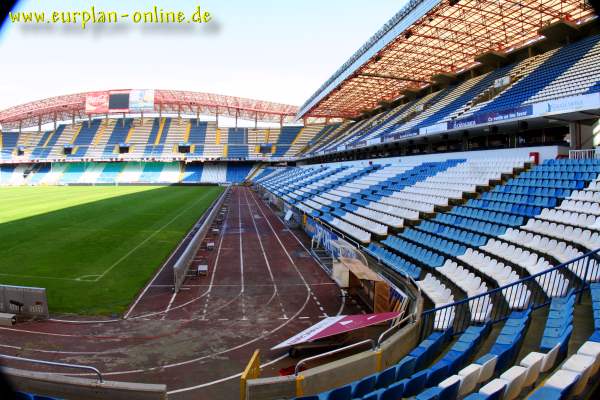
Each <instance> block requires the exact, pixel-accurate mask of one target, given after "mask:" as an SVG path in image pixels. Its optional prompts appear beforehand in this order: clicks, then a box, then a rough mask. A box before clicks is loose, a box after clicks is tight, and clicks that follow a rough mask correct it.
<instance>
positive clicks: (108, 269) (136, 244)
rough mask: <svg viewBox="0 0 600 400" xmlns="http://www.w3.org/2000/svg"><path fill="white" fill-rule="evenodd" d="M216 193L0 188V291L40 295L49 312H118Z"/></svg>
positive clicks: (182, 189) (209, 190)
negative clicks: (26, 289)
mask: <svg viewBox="0 0 600 400" xmlns="http://www.w3.org/2000/svg"><path fill="white" fill-rule="evenodd" d="M222 190H223V189H222V188H220V187H206V186H204V187H203V186H194V187H177V186H171V187H152V186H95V187H90V186H88V187H74V186H70V187H59V186H47V187H8V188H0V284H9V285H22V286H35V287H44V288H46V289H47V294H48V305H49V308H50V312H52V313H74V314H87V315H106V314H112V313H123V312H124V311H125V310H126V308H127V306H128V305H129V303H130V302H131V301H132V300H133V298H134V297H135V295H136V294H137V293H139V291H140V290H141V289H142V288H143V286H144V285H145V284H146V283H147V282H148V281H149V280H150V279H151V278H152V276H153V275H154V274H155V272H156V271H157V269H158V268H159V267H160V265H162V263H163V262H164V261H165V260H166V259H167V258H168V257H169V255H170V253H171V252H172V251H173V250H174V249H175V248H176V247H177V244H178V243H179V242H180V241H181V239H183V237H185V234H186V233H187V232H188V231H189V230H190V229H191V227H192V226H193V225H194V223H195V222H196V221H197V220H198V218H200V216H201V215H202V214H203V213H204V212H205V211H206V209H207V208H208V207H209V206H210V204H211V203H212V202H213V201H214V200H215V198H217V197H218V195H219V194H220V193H221V192H222Z"/></svg>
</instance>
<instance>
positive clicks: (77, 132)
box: [71, 123, 83, 144]
mask: <svg viewBox="0 0 600 400" xmlns="http://www.w3.org/2000/svg"><path fill="white" fill-rule="evenodd" d="M82 129H83V123H81V124H79V128H78V129H77V131H76V132H75V134H74V135H73V138H72V139H71V144H75V140H77V136H79V134H80V133H81V130H82Z"/></svg>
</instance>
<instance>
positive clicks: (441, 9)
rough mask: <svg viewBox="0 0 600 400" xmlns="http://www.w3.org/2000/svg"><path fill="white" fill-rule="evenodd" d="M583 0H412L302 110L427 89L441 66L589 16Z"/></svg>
mask: <svg viewBox="0 0 600 400" xmlns="http://www.w3.org/2000/svg"><path fill="white" fill-rule="evenodd" d="M592 17H594V14H593V9H592V8H591V6H589V5H588V4H587V2H586V1H582V0H411V1H410V2H409V3H408V4H407V5H406V6H405V7H404V8H403V9H402V10H400V11H399V12H398V13H397V14H396V15H394V16H393V17H392V19H390V20H389V21H388V22H387V23H386V24H385V25H384V26H383V28H381V29H380V30H379V31H378V32H377V33H376V34H375V35H374V36H373V37H371V38H370V39H369V41H367V43H365V44H364V45H363V46H362V47H361V48H360V49H359V50H358V51H357V52H356V53H354V55H353V56H352V57H351V58H350V59H349V60H348V61H346V63H344V65H342V67H341V68H340V69H339V70H338V71H336V72H335V73H334V74H333V76H332V77H331V78H329V80H327V82H325V83H324V84H323V85H322V86H321V87H320V88H319V90H317V92H316V93H315V94H313V95H312V97H310V99H308V101H307V102H306V103H305V104H304V105H303V106H302V107H301V108H300V111H299V112H298V115H297V118H301V117H304V116H311V117H341V118H355V117H357V116H359V115H360V114H361V113H362V112H364V111H368V110H372V109H375V108H377V107H378V106H380V104H381V102H382V101H392V100H395V99H398V98H399V97H401V96H402V93H403V91H404V90H405V89H422V88H424V87H426V86H427V85H429V84H430V83H432V77H433V76H435V75H438V74H447V73H457V72H460V71H462V70H465V69H468V68H470V67H473V66H475V65H477V64H478V63H477V62H476V61H475V58H476V57H477V56H479V55H481V54H483V53H486V52H489V51H504V52H510V51H511V50H514V49H517V48H520V47H523V46H525V45H528V44H530V43H533V42H534V41H536V40H539V39H541V38H542V36H541V35H540V34H539V33H538V30H539V29H540V28H542V27H544V26H546V25H548V24H551V23H553V22H556V21H559V20H567V21H573V22H575V23H581V22H585V21H586V20H589V19H590V18H592Z"/></svg>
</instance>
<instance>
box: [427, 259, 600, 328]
mask: <svg viewBox="0 0 600 400" xmlns="http://www.w3.org/2000/svg"><path fill="white" fill-rule="evenodd" d="M599 252H600V248H599V249H596V250H594V251H591V252H589V253H586V254H584V255H582V256H579V257H577V258H574V259H573V260H571V261H568V262H566V263H563V264H560V265H557V266H555V267H553V268H550V269H548V270H545V271H542V272H539V273H537V274H535V275H531V276H528V277H526V278H523V279H520V280H518V281H515V282H513V283H511V284H508V285H505V286H501V287H499V288H496V289H492V290H490V291H488V292H486V293H482V294H479V295H476V296H473V297H469V298H466V299H463V300H460V301H457V302H454V303H451V304H447V305H444V306H441V307H437V308H433V309H430V310H427V311H424V312H423V313H422V314H421V318H422V330H421V338H425V337H427V336H428V335H429V334H430V333H431V332H432V331H434V330H445V329H450V328H451V329H452V331H453V332H454V333H455V334H458V333H462V332H464V331H465V329H466V328H467V327H468V326H469V325H470V324H471V323H473V322H474V321H477V322H481V323H484V322H490V323H492V324H494V323H497V322H500V321H503V320H505V319H506V318H508V316H509V315H510V313H511V312H512V311H513V310H519V309H521V310H524V309H527V308H531V309H537V308H541V307H544V306H547V305H548V304H549V303H550V301H551V300H552V298H553V297H561V296H564V295H566V294H567V293H570V292H572V293H575V294H578V295H579V296H581V294H582V293H583V291H584V290H585V289H587V288H588V287H589V284H590V283H591V282H596V281H599V280H600V263H599V262H598V253H599ZM509 304H513V305H518V306H515V307H512V308H511V307H510V306H509Z"/></svg>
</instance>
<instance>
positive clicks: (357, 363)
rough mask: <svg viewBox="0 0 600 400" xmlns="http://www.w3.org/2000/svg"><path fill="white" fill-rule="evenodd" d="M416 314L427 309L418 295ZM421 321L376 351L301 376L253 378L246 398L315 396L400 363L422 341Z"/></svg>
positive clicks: (385, 342) (271, 398) (342, 360)
mask: <svg viewBox="0 0 600 400" xmlns="http://www.w3.org/2000/svg"><path fill="white" fill-rule="evenodd" d="M415 309H416V310H415V315H421V313H422V312H423V300H422V298H418V300H417V304H416V306H415ZM420 330H421V321H420V320H418V321H416V322H413V323H411V324H410V325H407V326H405V327H404V328H402V329H400V330H399V331H398V332H396V333H394V334H392V335H391V336H390V337H388V338H387V339H386V340H384V341H383V343H382V344H381V347H380V348H379V349H375V350H371V349H369V350H367V351H362V352H360V353H358V354H354V355H349V356H347V357H344V358H341V359H339V360H337V361H333V362H329V363H327V364H324V365H320V366H318V367H315V368H311V369H309V370H306V371H303V372H302V373H300V374H299V375H298V376H297V377H295V376H285V377H272V378H259V379H253V380H249V381H248V382H247V384H246V400H279V399H291V398H293V397H296V396H306V395H314V394H317V393H320V392H323V391H326V390H330V389H333V388H335V387H338V386H343V385H346V384H348V383H350V382H352V381H355V380H358V379H360V378H362V377H365V376H367V375H370V374H373V373H375V372H380V371H383V370H384V369H386V368H388V367H389V366H391V365H393V364H396V363H397V362H398V361H400V359H402V357H404V356H405V355H406V354H408V353H409V352H410V351H411V350H412V349H413V348H414V347H415V346H416V344H417V343H418V342H419V339H420V337H419V336H420Z"/></svg>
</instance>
